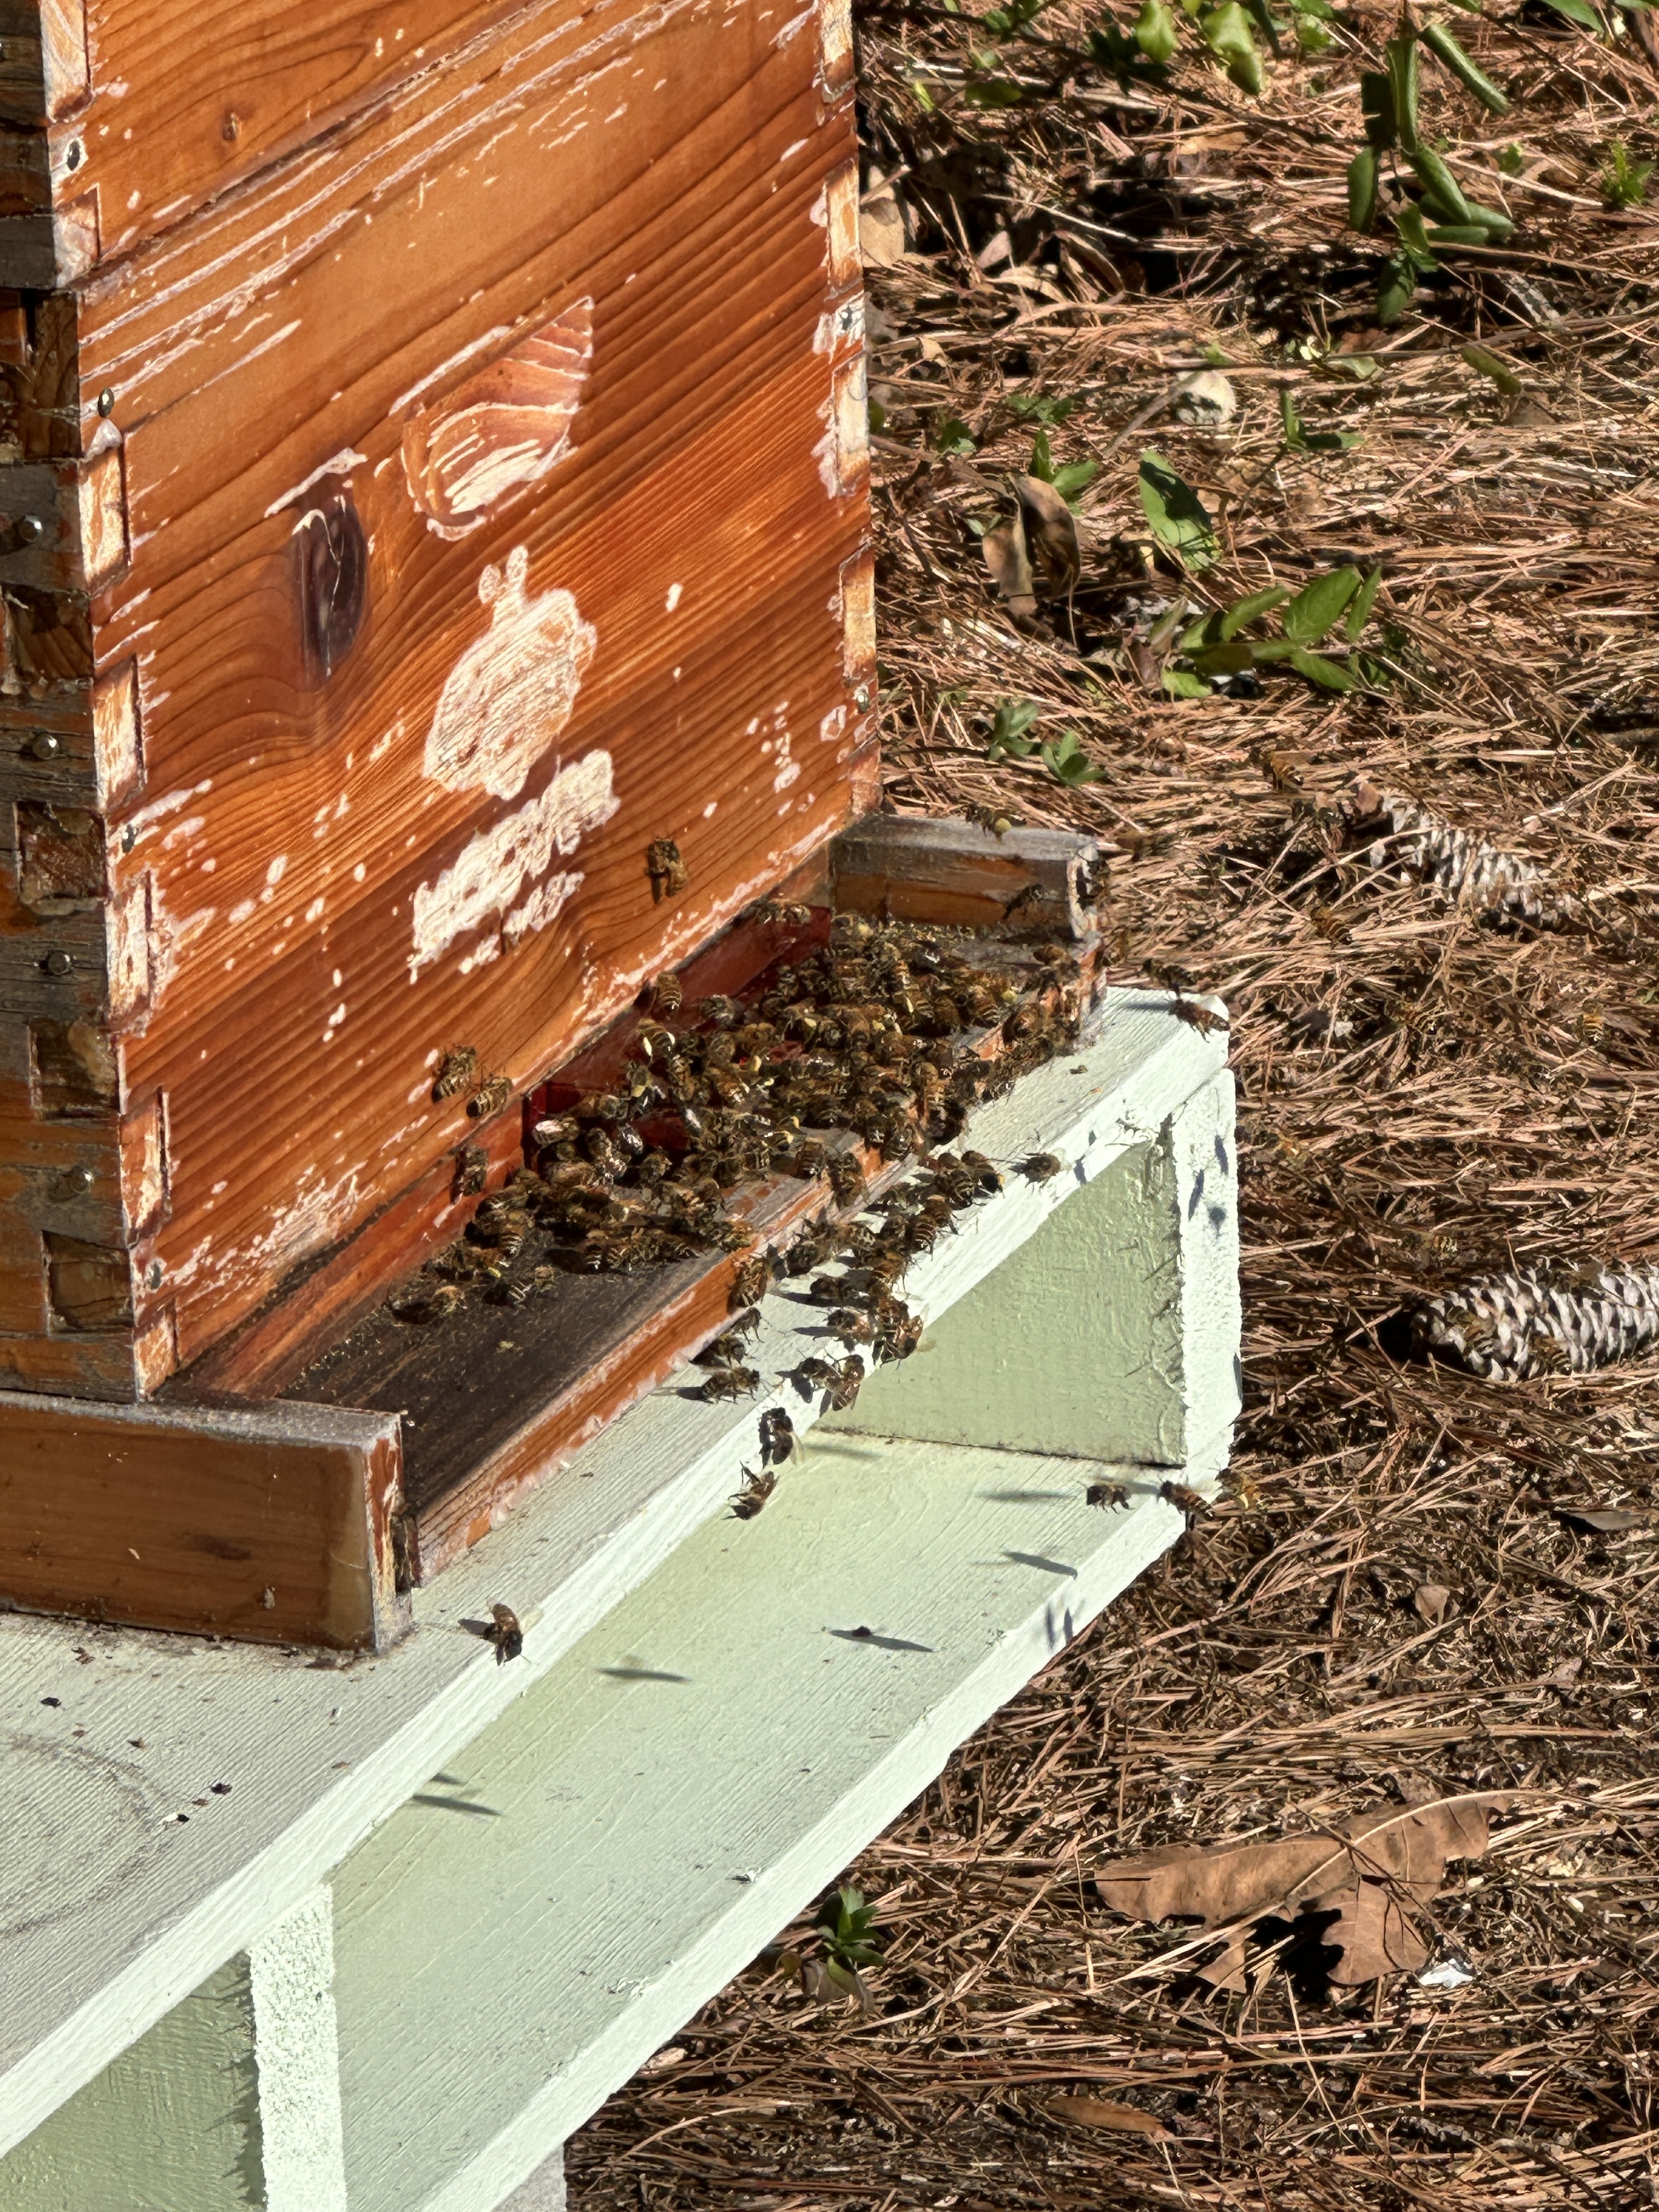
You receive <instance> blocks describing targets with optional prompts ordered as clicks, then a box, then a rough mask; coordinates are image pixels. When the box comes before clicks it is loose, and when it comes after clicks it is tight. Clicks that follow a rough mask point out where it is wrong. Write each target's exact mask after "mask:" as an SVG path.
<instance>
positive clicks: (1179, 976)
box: [1146, 960, 1195, 998]
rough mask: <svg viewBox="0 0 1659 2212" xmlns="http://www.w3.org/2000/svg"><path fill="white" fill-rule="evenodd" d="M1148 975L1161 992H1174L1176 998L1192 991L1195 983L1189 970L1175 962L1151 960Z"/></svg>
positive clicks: (1147, 965)
mask: <svg viewBox="0 0 1659 2212" xmlns="http://www.w3.org/2000/svg"><path fill="white" fill-rule="evenodd" d="M1146 973H1147V974H1148V975H1150V976H1151V977H1152V981H1153V982H1154V983H1156V984H1157V985H1158V988H1159V989H1160V990H1163V991H1173V992H1174V993H1175V994H1176V998H1180V996H1181V995H1182V993H1183V992H1184V991H1190V990H1191V989H1192V987H1193V984H1194V981H1195V978H1194V975H1193V973H1192V970H1191V969H1189V968H1181V967H1178V966H1177V965H1176V963H1175V962H1174V961H1173V960H1149V961H1148V962H1147V963H1146Z"/></svg>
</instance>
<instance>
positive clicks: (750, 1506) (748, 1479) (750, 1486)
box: [732, 1467, 778, 1521]
mask: <svg viewBox="0 0 1659 2212" xmlns="http://www.w3.org/2000/svg"><path fill="white" fill-rule="evenodd" d="M742 1474H743V1488H742V1489H741V1490H740V1491H738V1493H737V1495H736V1497H735V1498H733V1499H732V1519H733V1520H734V1521H752V1520H753V1519H754V1517H755V1516H756V1515H757V1513H758V1512H759V1511H760V1510H761V1508H762V1506H763V1505H764V1504H765V1503H766V1501H767V1499H768V1498H769V1497H770V1496H771V1495H772V1492H774V1491H775V1489H776V1488H777V1486H778V1478H777V1477H776V1475H775V1474H770V1473H766V1474H756V1473H755V1470H754V1469H753V1468H750V1467H745V1468H743V1469H742Z"/></svg>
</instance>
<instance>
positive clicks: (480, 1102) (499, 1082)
mask: <svg viewBox="0 0 1659 2212" xmlns="http://www.w3.org/2000/svg"><path fill="white" fill-rule="evenodd" d="M512 1096H513V1084H512V1079H511V1078H510V1077H508V1076H505V1075H487V1076H486V1077H485V1078H484V1079H483V1082H482V1083H481V1084H480V1085H478V1087H477V1090H476V1091H474V1092H473V1094H472V1096H471V1097H470V1098H469V1099H468V1100H467V1102H466V1110H467V1113H468V1115H469V1116H470V1117H471V1120H473V1121H489V1118H490V1116H491V1115H494V1114H499V1113H500V1112H501V1109H502V1107H503V1106H505V1105H506V1103H507V1100H508V1099H509V1098H511V1097H512Z"/></svg>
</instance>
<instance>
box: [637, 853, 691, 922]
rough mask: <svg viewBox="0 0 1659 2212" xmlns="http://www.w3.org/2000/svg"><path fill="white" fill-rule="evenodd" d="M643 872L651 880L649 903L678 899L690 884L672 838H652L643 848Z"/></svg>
mask: <svg viewBox="0 0 1659 2212" xmlns="http://www.w3.org/2000/svg"><path fill="white" fill-rule="evenodd" d="M645 872H646V874H647V876H648V877H649V878H651V901H652V904H653V906H654V905H656V904H658V903H659V902H661V901H662V900H663V899H665V898H668V897H678V896H679V894H680V892H682V891H683V890H684V889H685V887H686V885H687V884H689V883H690V880H691V877H690V871H689V870H688V869H687V867H686V865H685V862H684V860H682V859H681V857H680V848H679V847H678V845H677V844H676V843H675V842H674V840H673V839H672V838H671V837H653V839H652V840H651V842H650V843H649V844H648V845H647V847H646V848H645Z"/></svg>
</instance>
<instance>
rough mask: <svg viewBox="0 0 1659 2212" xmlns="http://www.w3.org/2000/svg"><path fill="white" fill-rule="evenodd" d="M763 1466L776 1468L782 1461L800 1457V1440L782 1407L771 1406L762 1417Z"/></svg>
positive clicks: (761, 1445)
mask: <svg viewBox="0 0 1659 2212" xmlns="http://www.w3.org/2000/svg"><path fill="white" fill-rule="evenodd" d="M760 1447H761V1464H762V1466H763V1467H775V1466H776V1465H777V1464H778V1462H780V1461H781V1460H786V1459H794V1458H797V1457H798V1456H799V1452H800V1438H799V1437H798V1436H797V1435H796V1434H795V1425H794V1423H793V1421H792V1420H791V1419H790V1418H789V1416H788V1414H787V1413H785V1412H784V1410H783V1408H782V1407H781V1406H769V1407H768V1408H767V1410H766V1411H765V1413H763V1414H762V1415H761V1417H760Z"/></svg>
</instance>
